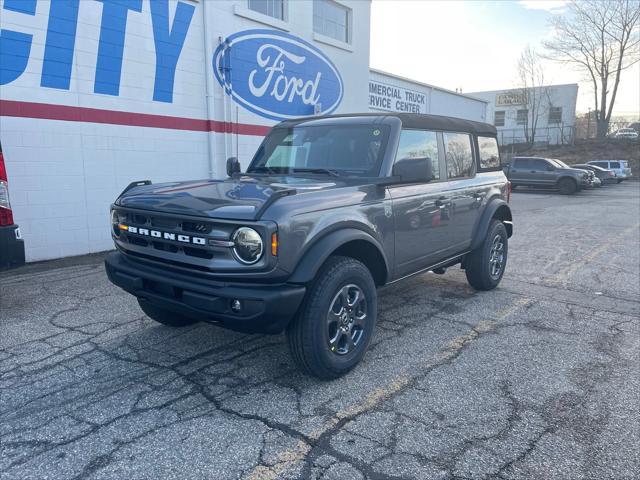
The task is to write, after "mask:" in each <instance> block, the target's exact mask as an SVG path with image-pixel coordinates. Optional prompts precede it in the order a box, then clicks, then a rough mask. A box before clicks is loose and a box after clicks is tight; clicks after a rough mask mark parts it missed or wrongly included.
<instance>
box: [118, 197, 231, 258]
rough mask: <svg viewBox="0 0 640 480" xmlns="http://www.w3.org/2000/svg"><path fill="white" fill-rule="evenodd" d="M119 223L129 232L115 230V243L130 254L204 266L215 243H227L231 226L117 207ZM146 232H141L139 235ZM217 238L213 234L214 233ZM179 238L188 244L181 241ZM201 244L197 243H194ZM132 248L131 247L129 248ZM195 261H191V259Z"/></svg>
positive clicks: (213, 251) (210, 255) (213, 253)
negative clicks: (217, 241) (224, 241)
mask: <svg viewBox="0 0 640 480" xmlns="http://www.w3.org/2000/svg"><path fill="white" fill-rule="evenodd" d="M116 210H117V212H118V221H119V223H120V224H121V225H126V226H127V228H128V230H127V229H125V230H121V229H119V227H118V226H115V227H114V235H115V237H116V240H117V241H118V242H120V243H121V246H122V247H123V248H125V250H127V251H128V252H129V253H133V251H135V253H136V254H138V255H144V256H148V257H150V258H151V257H152V258H154V259H155V260H157V261H161V262H165V263H170V264H176V263H181V264H185V265H188V264H191V265H193V267H194V268H196V265H198V266H199V267H198V268H200V267H202V264H203V262H202V261H203V260H205V261H207V260H211V259H213V257H214V255H215V248H216V247H217V248H221V247H220V246H217V245H214V243H213V241H214V240H228V239H229V236H230V234H231V231H230V230H231V228H232V227H231V226H226V228H225V226H224V225H218V224H216V223H214V222H206V221H192V220H183V219H180V218H178V217H174V216H171V215H157V214H147V213H139V212H132V211H128V210H127V209H123V208H117V209H116ZM141 231H142V232H144V234H143V233H140V232H141ZM214 231H215V233H216V234H217V235H210V234H211V232H214ZM180 237H183V238H185V239H186V238H188V239H189V241H182V240H179V238H180ZM196 240H197V242H199V243H197V244H196V243H195V241H196ZM127 245H130V246H131V247H132V248H127ZM190 258H191V259H192V260H189V259H190Z"/></svg>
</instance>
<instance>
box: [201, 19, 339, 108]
mask: <svg viewBox="0 0 640 480" xmlns="http://www.w3.org/2000/svg"><path fill="white" fill-rule="evenodd" d="M213 73H214V75H215V77H216V79H217V80H218V82H219V83H220V85H221V86H222V87H223V88H224V89H225V92H226V93H227V95H230V96H231V97H232V98H233V100H234V101H236V102H237V103H239V104H240V105H242V106H243V107H245V108H246V109H248V110H250V111H252V112H254V113H256V114H258V115H261V116H263V117H266V118H270V119H272V120H287V119H291V118H297V117H302V116H308V115H314V114H317V115H322V114H328V113H331V112H333V111H334V110H335V109H336V108H337V107H338V105H339V104H340V101H341V100H342V95H343V84H342V78H341V77H340V74H339V73H338V70H337V69H336V67H335V66H334V65H333V63H331V60H329V58H328V57H327V56H326V55H325V54H324V53H322V51H321V50H319V49H318V48H316V47H315V46H313V45H311V44H310V43H308V42H306V41H304V40H303V39H301V38H299V37H295V36H293V35H290V34H287V33H283V32H279V31H276V30H245V31H242V32H238V33H235V34H233V35H230V36H229V37H228V38H227V39H226V41H225V42H223V43H221V44H220V45H219V46H218V48H217V49H216V51H215V53H214V58H213Z"/></svg>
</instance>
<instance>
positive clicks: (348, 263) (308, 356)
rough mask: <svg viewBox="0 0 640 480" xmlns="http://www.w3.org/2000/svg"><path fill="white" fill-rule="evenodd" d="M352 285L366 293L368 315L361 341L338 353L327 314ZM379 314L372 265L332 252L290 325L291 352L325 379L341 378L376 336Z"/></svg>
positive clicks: (299, 362) (301, 364)
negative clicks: (334, 348) (332, 343)
mask: <svg viewBox="0 0 640 480" xmlns="http://www.w3.org/2000/svg"><path fill="white" fill-rule="evenodd" d="M348 285H356V286H357V287H358V288H359V289H360V290H361V292H362V293H363V294H364V302H365V303H366V315H365V320H364V322H363V326H364V328H362V334H361V337H360V339H359V342H358V343H357V345H355V346H353V349H352V350H349V351H348V352H347V353H345V354H338V353H336V352H335V350H332V348H331V346H330V345H329V335H330V334H329V331H328V327H327V325H328V324H327V318H328V315H329V310H330V309H331V308H332V305H333V302H334V301H335V299H336V297H337V295H338V292H340V291H341V289H342V288H344V287H345V286H348ZM376 317H377V293H376V285H375V282H374V281H373V278H372V276H371V272H370V271H369V269H368V268H367V267H365V266H364V265H363V264H362V263H361V262H359V261H358V260H355V259H353V258H349V257H342V256H331V257H329V259H328V260H327V261H326V262H325V264H324V265H323V266H322V267H321V269H320V271H319V272H318V274H317V275H316V279H315V280H314V281H313V283H312V284H311V285H310V287H309V289H308V290H307V294H306V296H305V300H304V302H303V304H302V306H301V308H300V311H299V312H298V314H297V315H296V318H295V319H294V320H293V321H292V322H291V324H290V325H289V326H288V328H287V343H288V344H289V350H290V351H291V356H292V357H293V360H294V361H295V363H296V364H297V365H298V367H299V368H300V369H301V370H303V371H304V372H305V373H307V374H309V375H313V376H315V377H318V378H321V379H324V380H330V379H334V378H338V377H340V376H342V375H344V374H345V373H347V372H348V371H349V370H351V369H352V368H353V367H355V366H356V365H357V364H358V363H359V362H360V360H362V357H363V356H364V354H365V352H366V350H367V347H368V345H369V342H370V340H371V337H372V336H373V330H374V328H375V323H376Z"/></svg>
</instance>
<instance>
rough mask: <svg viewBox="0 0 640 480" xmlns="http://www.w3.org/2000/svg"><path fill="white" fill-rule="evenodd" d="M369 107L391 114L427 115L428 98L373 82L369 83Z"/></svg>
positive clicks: (410, 91) (407, 90)
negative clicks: (387, 111)
mask: <svg viewBox="0 0 640 480" xmlns="http://www.w3.org/2000/svg"><path fill="white" fill-rule="evenodd" d="M369 107H371V108H376V109H379V110H389V111H391V112H407V113H427V96H426V95H425V94H424V93H420V92H416V91H413V90H409V89H406V88H400V87H396V86H394V85H387V84H386V83H381V82H375V81H373V80H372V81H369Z"/></svg>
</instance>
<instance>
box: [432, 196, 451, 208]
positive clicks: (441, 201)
mask: <svg viewBox="0 0 640 480" xmlns="http://www.w3.org/2000/svg"><path fill="white" fill-rule="evenodd" d="M447 205H451V202H450V201H447V197H440V198H439V199H437V200H436V207H440V208H444V207H446V206H447Z"/></svg>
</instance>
